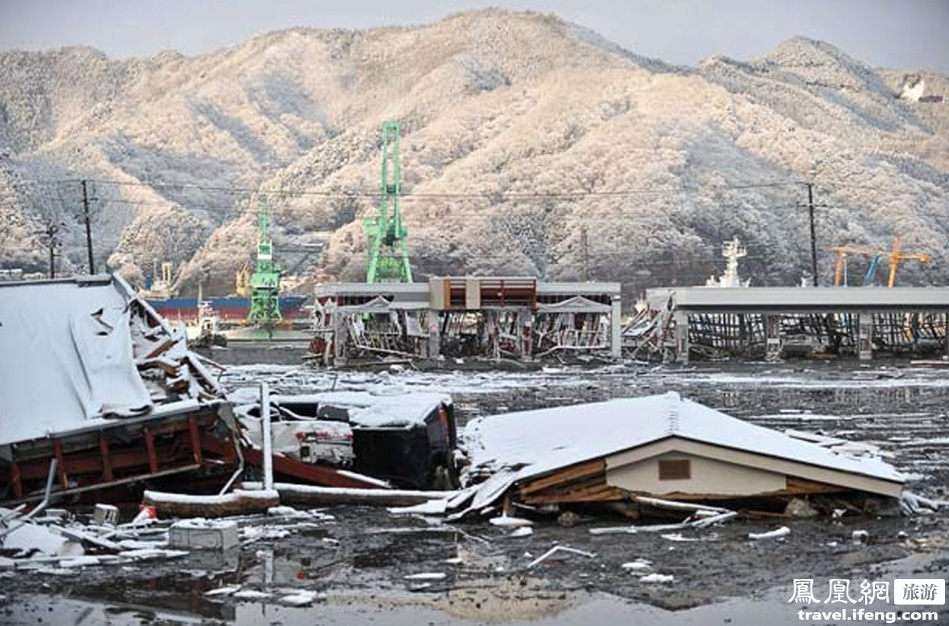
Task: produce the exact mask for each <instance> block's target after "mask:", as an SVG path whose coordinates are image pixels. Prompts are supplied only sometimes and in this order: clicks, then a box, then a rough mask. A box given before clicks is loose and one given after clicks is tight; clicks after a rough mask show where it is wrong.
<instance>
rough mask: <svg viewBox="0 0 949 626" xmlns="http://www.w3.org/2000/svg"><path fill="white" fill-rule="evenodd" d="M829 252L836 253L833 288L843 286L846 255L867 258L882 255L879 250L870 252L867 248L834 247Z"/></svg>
mask: <svg viewBox="0 0 949 626" xmlns="http://www.w3.org/2000/svg"><path fill="white" fill-rule="evenodd" d="M831 251H833V252H836V253H837V269H836V270H835V271H834V286H835V287H840V286H841V285H843V284H844V273H845V270H846V269H847V255H848V254H865V255H867V256H876V255H878V254H882V253H881V252H880V251H879V250H870V249H868V248H853V247H851V246H834V247H833V248H831Z"/></svg>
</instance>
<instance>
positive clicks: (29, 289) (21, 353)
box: [0, 276, 234, 501]
mask: <svg viewBox="0 0 949 626" xmlns="http://www.w3.org/2000/svg"><path fill="white" fill-rule="evenodd" d="M0 354H2V355H3V356H2V358H0V500H14V501H17V500H29V499H38V498H39V497H41V496H42V487H43V485H44V483H45V482H46V478H47V473H48V469H49V466H50V460H51V459H55V460H56V462H57V464H56V474H57V475H56V484H57V487H58V489H57V492H58V493H59V494H61V495H67V494H80V493H83V492H86V491H90V490H101V489H107V488H114V487H119V486H122V485H128V484H131V483H134V482H136V481H139V480H141V479H143V478H146V477H149V478H159V477H167V476H172V475H175V474H180V473H182V472H193V471H195V470H198V469H200V468H211V467H212V466H214V465H216V464H219V463H225V461H226V459H225V458H223V457H221V456H218V455H214V454H209V452H208V450H207V449H206V448H205V447H204V446H203V445H202V438H204V437H206V436H208V435H209V434H210V433H214V434H215V435H216V436H219V437H221V438H222V439H224V440H230V443H229V444H228V445H227V446H222V450H223V449H226V450H230V451H231V452H233V448H234V445H233V434H232V433H231V427H232V425H233V423H231V424H230V425H229V424H228V422H227V421H226V420H222V419H221V418H222V416H223V415H225V413H224V407H225V402H224V394H223V392H222V390H221V389H220V387H219V386H218V384H217V382H216V380H215V377H214V376H213V374H212V373H211V372H210V371H209V369H208V367H207V366H206V365H205V364H204V363H202V361H201V359H200V358H198V357H197V356H196V355H194V354H193V353H191V352H189V351H188V350H187V346H186V339H185V334H184V329H183V327H172V326H170V325H169V324H168V323H167V322H165V321H164V320H163V319H162V318H161V317H160V316H158V315H157V314H156V313H155V311H154V310H153V309H152V308H151V307H150V306H148V304H146V303H145V302H144V301H143V300H141V299H139V298H138V297H137V296H135V294H134V292H133V291H132V289H131V287H130V286H129V285H128V284H127V283H125V282H124V281H123V280H122V279H121V278H118V277H115V276H92V277H86V278H75V279H62V280H53V281H35V282H22V283H13V282H10V283H0Z"/></svg>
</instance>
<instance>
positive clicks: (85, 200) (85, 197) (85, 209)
mask: <svg viewBox="0 0 949 626" xmlns="http://www.w3.org/2000/svg"><path fill="white" fill-rule="evenodd" d="M82 215H83V218H84V219H85V221H86V253H87V254H88V255H89V275H90V276H91V275H93V274H95V273H96V265H95V261H94V260H93V258H92V226H91V225H90V223H89V192H88V190H87V189H86V181H82Z"/></svg>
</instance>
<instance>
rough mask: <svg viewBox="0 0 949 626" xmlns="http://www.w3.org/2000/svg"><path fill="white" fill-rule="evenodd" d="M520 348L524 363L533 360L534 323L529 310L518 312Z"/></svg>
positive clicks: (519, 310)
mask: <svg viewBox="0 0 949 626" xmlns="http://www.w3.org/2000/svg"><path fill="white" fill-rule="evenodd" d="M517 330H518V348H519V349H520V355H521V360H522V361H527V360H529V359H530V358H531V353H532V352H533V350H534V348H533V343H534V342H533V339H534V321H533V315H532V314H531V312H530V311H529V310H527V309H518V310H517Z"/></svg>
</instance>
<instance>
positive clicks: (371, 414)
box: [349, 393, 451, 428]
mask: <svg viewBox="0 0 949 626" xmlns="http://www.w3.org/2000/svg"><path fill="white" fill-rule="evenodd" d="M439 404H446V405H451V396H448V395H445V394H440V393H407V394H399V395H392V396H376V402H374V403H373V404H371V405H369V406H367V407H366V408H364V409H359V410H358V411H353V412H351V413H350V415H349V421H350V422H351V423H352V424H353V426H357V427H358V426H366V427H371V428H381V427H404V426H415V425H419V424H424V423H425V418H426V417H428V416H429V414H430V413H431V412H432V410H433V409H435V408H436V407H437V406H438V405H439Z"/></svg>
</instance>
